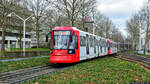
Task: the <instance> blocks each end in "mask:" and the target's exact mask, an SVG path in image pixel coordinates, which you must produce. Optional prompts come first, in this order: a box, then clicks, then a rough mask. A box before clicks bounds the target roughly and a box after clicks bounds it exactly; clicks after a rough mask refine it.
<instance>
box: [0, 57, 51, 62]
mask: <svg viewBox="0 0 150 84" xmlns="http://www.w3.org/2000/svg"><path fill="white" fill-rule="evenodd" d="M44 57H49V56H37V57H26V58H14V59H4V60H0V62H8V61H18V60H25V59H32V58H44Z"/></svg>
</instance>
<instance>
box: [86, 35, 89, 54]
mask: <svg viewBox="0 0 150 84" xmlns="http://www.w3.org/2000/svg"><path fill="white" fill-rule="evenodd" d="M86 44H87V45H86V54H87V55H89V35H88V34H86Z"/></svg>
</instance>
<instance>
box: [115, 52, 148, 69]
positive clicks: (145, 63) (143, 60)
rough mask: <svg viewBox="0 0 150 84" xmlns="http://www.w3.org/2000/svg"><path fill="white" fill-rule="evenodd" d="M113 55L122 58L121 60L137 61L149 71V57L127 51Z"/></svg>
mask: <svg viewBox="0 0 150 84" xmlns="http://www.w3.org/2000/svg"><path fill="white" fill-rule="evenodd" d="M115 57H116V58H118V59H123V60H127V61H130V62H133V63H138V64H140V65H141V66H142V67H143V68H145V69H146V70H148V71H150V58H146V57H144V56H140V55H134V54H129V53H127V52H125V53H119V54H117V55H116V56H115Z"/></svg>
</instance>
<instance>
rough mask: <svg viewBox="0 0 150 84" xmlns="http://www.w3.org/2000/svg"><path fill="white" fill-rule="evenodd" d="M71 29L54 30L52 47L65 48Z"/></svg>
mask: <svg viewBox="0 0 150 84" xmlns="http://www.w3.org/2000/svg"><path fill="white" fill-rule="evenodd" d="M70 35H71V31H59V30H57V31H54V36H53V38H54V41H53V42H54V45H53V48H54V49H67V47H68V45H69V39H70Z"/></svg>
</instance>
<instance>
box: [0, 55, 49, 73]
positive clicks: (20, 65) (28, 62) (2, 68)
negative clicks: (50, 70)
mask: <svg viewBox="0 0 150 84" xmlns="http://www.w3.org/2000/svg"><path fill="white" fill-rule="evenodd" d="M45 64H49V57H46V58H33V59H25V60H19V61H9V62H0V73H3V72H9V71H15V70H19V69H24V68H30V67H35V66H42V65H45Z"/></svg>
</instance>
